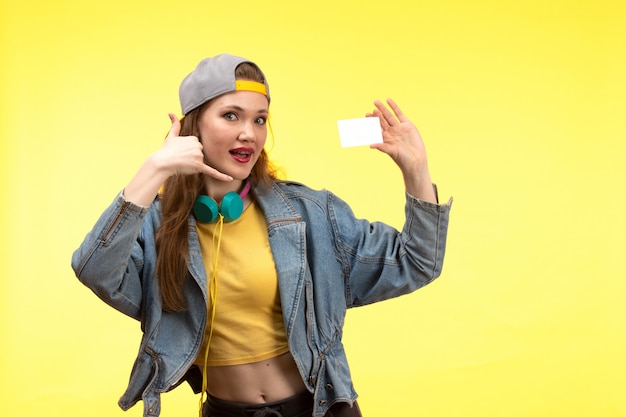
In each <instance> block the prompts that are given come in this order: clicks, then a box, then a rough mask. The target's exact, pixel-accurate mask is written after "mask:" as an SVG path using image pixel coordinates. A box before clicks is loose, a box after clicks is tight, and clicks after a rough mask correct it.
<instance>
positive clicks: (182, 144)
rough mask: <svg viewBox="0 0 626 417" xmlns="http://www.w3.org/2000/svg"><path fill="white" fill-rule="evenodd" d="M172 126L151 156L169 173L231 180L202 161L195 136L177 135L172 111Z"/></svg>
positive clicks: (170, 115) (200, 146)
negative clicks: (161, 143)
mask: <svg viewBox="0 0 626 417" xmlns="http://www.w3.org/2000/svg"><path fill="white" fill-rule="evenodd" d="M169 117H170V121H171V122H172V126H171V128H170V131H169V133H168V135H167V137H166V138H165V142H164V143H163V146H161V149H159V150H158V151H156V152H155V153H154V154H153V155H152V157H153V158H154V159H155V162H156V163H157V165H158V166H160V167H161V168H163V169H165V170H167V171H168V172H169V173H170V175H189V174H198V173H200V174H205V175H208V176H210V177H213V178H215V179H218V180H221V181H232V180H233V178H232V177H231V176H230V175H226V174H224V173H221V172H220V171H218V170H216V169H215V168H213V167H210V166H208V165H207V164H206V163H205V162H204V153H203V147H202V144H201V143H200V140H199V139H198V138H197V137H196V136H179V135H180V121H179V120H178V118H177V117H176V115H174V114H173V113H170V114H169Z"/></svg>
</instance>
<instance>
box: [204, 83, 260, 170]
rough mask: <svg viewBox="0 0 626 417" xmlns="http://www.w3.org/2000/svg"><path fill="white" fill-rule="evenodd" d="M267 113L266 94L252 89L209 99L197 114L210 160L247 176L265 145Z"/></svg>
mask: <svg viewBox="0 0 626 417" xmlns="http://www.w3.org/2000/svg"><path fill="white" fill-rule="evenodd" d="M268 113H269V103H268V101H267V98H266V97H265V96H264V95H263V94H261V93H257V92H253V91H234V92H231V93H226V94H223V95H221V96H219V97H217V98H215V99H213V100H212V101H210V102H209V103H208V104H207V105H206V106H205V107H204V108H203V109H202V111H201V113H200V117H199V118H198V129H199V131H200V142H201V143H202V146H203V148H204V149H203V152H204V157H205V159H206V162H207V164H208V165H209V166H211V167H213V168H215V169H217V170H218V171H220V172H223V173H225V174H228V175H230V176H231V177H233V178H235V179H238V180H243V179H245V178H247V177H248V176H249V175H250V171H251V170H252V167H253V166H254V164H255V163H256V161H257V159H259V155H260V154H261V151H262V150H263V146H265V139H266V137H267V125H266V124H265V123H266V122H267V117H268Z"/></svg>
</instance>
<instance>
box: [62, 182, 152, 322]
mask: <svg viewBox="0 0 626 417" xmlns="http://www.w3.org/2000/svg"><path fill="white" fill-rule="evenodd" d="M147 213H148V208H145V207H140V206H137V205H134V204H132V203H130V202H128V201H126V200H125V199H124V198H123V196H122V195H121V194H120V195H119V196H118V197H117V198H116V199H115V200H114V201H113V203H112V204H111V205H110V206H109V207H108V208H107V209H106V210H105V211H104V213H102V215H101V216H100V218H99V219H98V221H97V222H96V224H95V226H94V227H93V229H92V230H91V231H90V232H89V233H88V234H87V236H86V237H85V240H84V241H83V243H82V244H81V245H80V247H79V248H78V249H77V250H76V251H75V252H74V254H73V256H72V268H73V269H74V272H75V274H76V276H77V277H78V279H79V280H80V281H81V282H82V283H83V284H85V285H86V286H87V287H89V288H90V289H91V290H92V291H93V292H94V293H95V294H96V295H97V296H98V297H100V298H101V299H102V300H103V301H104V302H106V303H107V304H109V305H110V306H112V307H113V308H115V309H117V310H119V311H121V312H122V313H124V314H126V315H128V316H130V317H133V318H135V319H137V320H139V319H140V317H141V300H142V275H143V272H144V271H143V270H144V259H145V253H144V245H143V239H144V238H145V236H144V237H142V236H140V235H141V234H142V225H143V223H144V219H145V217H146V214H147Z"/></svg>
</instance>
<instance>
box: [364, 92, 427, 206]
mask: <svg viewBox="0 0 626 417" xmlns="http://www.w3.org/2000/svg"><path fill="white" fill-rule="evenodd" d="M387 104H388V105H389V107H390V108H391V110H393V113H392V112H391V111H390V110H389V109H388V108H387V107H386V106H385V105H384V104H383V103H382V102H380V101H378V100H376V101H374V106H375V107H376V108H375V109H374V110H373V111H372V112H371V113H367V114H366V116H368V117H378V118H379V119H380V128H381V130H382V134H383V143H376V144H372V145H370V147H371V148H372V149H378V150H379V151H381V152H384V153H386V154H387V155H389V156H390V157H391V158H392V159H393V160H394V162H395V163H396V164H397V165H398V167H399V168H400V170H401V171H402V175H403V177H404V183H405V185H406V190H407V191H408V192H409V194H411V195H413V196H415V197H417V198H420V199H423V200H426V201H430V202H436V196H435V192H434V190H433V187H432V183H431V180H430V174H429V172H428V161H427V158H426V148H425V146H424V142H423V141H422V137H421V135H420V133H419V132H418V130H417V128H416V127H415V125H414V124H413V123H412V122H411V121H410V120H409V119H408V118H407V117H406V116H405V115H404V113H402V110H400V107H398V105H397V104H396V103H395V102H394V101H393V100H391V99H387Z"/></svg>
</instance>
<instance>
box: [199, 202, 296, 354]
mask: <svg viewBox="0 0 626 417" xmlns="http://www.w3.org/2000/svg"><path fill="white" fill-rule="evenodd" d="M196 229H197V231H198V237H199V240H200V248H201V250H202V257H203V259H204V264H205V268H206V271H207V282H208V283H209V290H210V282H211V277H212V275H213V259H214V256H215V251H216V249H217V241H218V236H215V239H214V235H215V234H218V233H219V224H218V223H200V222H198V223H197V227H196ZM216 280H217V291H216V294H217V296H216V301H215V306H216V311H215V322H214V323H212V325H213V335H212V337H211V345H210V347H209V359H208V363H207V365H209V366H221V365H239V364H244V363H252V362H258V361H262V360H264V359H268V358H272V357H275V356H278V355H281V354H283V353H285V352H287V351H288V350H289V347H288V345H287V336H286V334H285V326H284V322H283V314H282V308H281V305H280V297H279V293H278V279H277V276H276V268H275V265H274V258H273V257H272V252H271V250H270V245H269V240H268V236H267V225H266V222H265V217H264V216H263V212H262V211H261V209H260V208H259V207H258V206H257V205H256V204H254V203H252V204H251V205H250V206H249V207H248V208H247V209H246V210H245V211H244V212H243V214H242V215H241V217H240V218H239V219H237V220H235V221H233V222H230V223H224V225H223V230H222V236H221V242H220V251H219V254H218V264H217V276H216ZM210 320H211V305H209V317H208V320H207V322H208V324H207V329H206V330H205V335H204V340H203V342H202V348H201V349H200V353H199V354H198V356H197V358H196V360H195V362H194V363H196V364H198V365H200V366H203V365H204V358H205V355H206V345H207V339H208V335H209V329H210V326H211V323H210Z"/></svg>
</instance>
